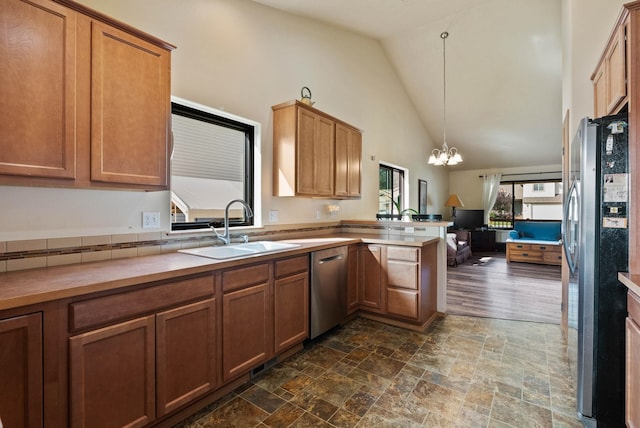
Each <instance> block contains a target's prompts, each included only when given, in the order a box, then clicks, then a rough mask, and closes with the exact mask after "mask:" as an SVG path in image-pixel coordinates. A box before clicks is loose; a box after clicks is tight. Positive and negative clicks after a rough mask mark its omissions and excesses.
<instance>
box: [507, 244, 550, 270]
mask: <svg viewBox="0 0 640 428" xmlns="http://www.w3.org/2000/svg"><path fill="white" fill-rule="evenodd" d="M507 262H526V263H538V264H544V265H558V266H559V265H560V264H562V246H561V244H558V243H556V242H550V243H549V244H541V243H526V241H525V242H507Z"/></svg>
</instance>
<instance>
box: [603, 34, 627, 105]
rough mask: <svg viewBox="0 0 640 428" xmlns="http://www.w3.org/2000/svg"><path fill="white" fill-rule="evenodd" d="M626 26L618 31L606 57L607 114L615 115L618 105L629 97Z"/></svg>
mask: <svg viewBox="0 0 640 428" xmlns="http://www.w3.org/2000/svg"><path fill="white" fill-rule="evenodd" d="M625 46H626V43H625V26H624V25H621V26H619V27H618V29H617V30H616V35H615V37H614V39H613V43H612V44H611V46H610V47H609V49H608V51H607V53H606V57H605V67H606V72H605V76H606V79H607V82H608V92H609V93H608V96H607V114H609V113H613V112H614V110H615V109H616V107H617V106H618V104H620V102H621V101H622V100H623V99H624V98H625V97H626V96H627V75H626V73H627V67H626V52H625Z"/></svg>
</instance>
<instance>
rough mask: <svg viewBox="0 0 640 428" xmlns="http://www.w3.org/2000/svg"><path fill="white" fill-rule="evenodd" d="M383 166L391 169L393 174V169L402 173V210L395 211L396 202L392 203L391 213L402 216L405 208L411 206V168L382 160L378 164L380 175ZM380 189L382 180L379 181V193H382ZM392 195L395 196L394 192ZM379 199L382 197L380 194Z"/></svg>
mask: <svg viewBox="0 0 640 428" xmlns="http://www.w3.org/2000/svg"><path fill="white" fill-rule="evenodd" d="M381 168H386V169H390V170H391V173H392V175H393V171H399V172H400V173H401V174H402V184H401V186H402V187H401V192H402V199H401V207H400V212H399V213H394V209H395V206H394V204H392V206H391V213H392V214H391V215H392V216H400V215H402V213H403V212H404V211H405V210H407V209H408V208H409V170H408V169H407V168H404V167H401V166H399V165H394V164H392V163H389V162H383V161H380V163H379V164H378V177H379V176H380V169H381ZM380 190H381V189H380V182H378V194H379V193H380ZM392 197H393V194H392ZM379 199H380V196H378V200H379ZM378 214H379V213H378Z"/></svg>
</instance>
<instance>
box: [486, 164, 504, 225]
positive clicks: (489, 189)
mask: <svg viewBox="0 0 640 428" xmlns="http://www.w3.org/2000/svg"><path fill="white" fill-rule="evenodd" d="M500 178H502V174H487V175H485V176H484V178H483V183H482V205H483V208H484V224H489V214H490V211H491V208H493V204H495V203H496V198H497V197H498V190H499V189H500Z"/></svg>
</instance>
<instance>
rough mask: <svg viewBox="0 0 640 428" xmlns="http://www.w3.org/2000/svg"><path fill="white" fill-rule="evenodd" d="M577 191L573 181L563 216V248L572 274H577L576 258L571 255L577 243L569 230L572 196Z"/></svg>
mask: <svg viewBox="0 0 640 428" xmlns="http://www.w3.org/2000/svg"><path fill="white" fill-rule="evenodd" d="M575 191H576V181H575V180H573V182H572V183H571V187H569V193H568V194H567V199H566V201H565V204H564V214H563V216H562V246H563V247H564V254H565V256H566V259H567V264H568V265H569V270H570V271H571V273H575V271H576V263H575V260H574V257H573V256H572V255H571V250H572V248H573V247H575V245H576V244H575V242H573V241H572V242H569V241H570V239H569V238H570V236H569V235H570V233H567V228H568V226H569V210H570V209H571V204H570V201H571V196H572V194H573V193H574V192H575Z"/></svg>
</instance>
